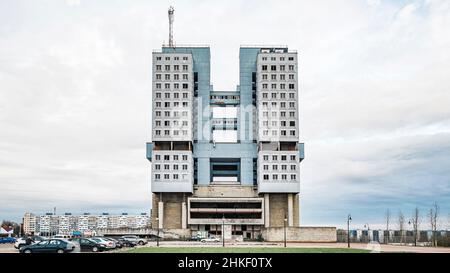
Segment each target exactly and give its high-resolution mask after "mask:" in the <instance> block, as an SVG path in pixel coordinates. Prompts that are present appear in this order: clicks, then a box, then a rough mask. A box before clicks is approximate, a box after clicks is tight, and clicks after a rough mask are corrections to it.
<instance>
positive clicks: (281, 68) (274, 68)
mask: <svg viewBox="0 0 450 273" xmlns="http://www.w3.org/2000/svg"><path fill="white" fill-rule="evenodd" d="M269 68H270V71H286V65H284V64H282V65H265V64H263V65H262V66H261V70H262V71H269ZM287 68H288V70H289V71H294V69H295V66H294V65H293V64H290V65H288V66H287ZM277 69H279V70H277Z"/></svg>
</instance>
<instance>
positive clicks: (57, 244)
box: [19, 239, 76, 253]
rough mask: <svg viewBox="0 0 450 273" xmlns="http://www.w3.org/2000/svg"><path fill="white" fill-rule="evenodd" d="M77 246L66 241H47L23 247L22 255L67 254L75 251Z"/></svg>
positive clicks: (21, 249)
mask: <svg viewBox="0 0 450 273" xmlns="http://www.w3.org/2000/svg"><path fill="white" fill-rule="evenodd" d="M75 247H76V246H75V244H74V243H72V242H69V241H67V240H64V239H47V240H44V241H41V242H39V243H36V244H32V245H25V246H22V247H21V248H20V249H19V251H20V253H67V252H71V251H73V250H74V249H75Z"/></svg>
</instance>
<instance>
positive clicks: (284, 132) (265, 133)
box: [263, 130, 296, 137]
mask: <svg viewBox="0 0 450 273" xmlns="http://www.w3.org/2000/svg"><path fill="white" fill-rule="evenodd" d="M270 132H271V136H274V137H276V136H278V130H270ZM295 132H296V130H289V136H295V135H296V133H295ZM263 136H269V130H263ZM280 136H287V130H280Z"/></svg>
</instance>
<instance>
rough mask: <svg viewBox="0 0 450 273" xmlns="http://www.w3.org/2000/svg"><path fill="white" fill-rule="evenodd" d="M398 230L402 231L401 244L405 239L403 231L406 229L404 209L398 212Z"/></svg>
mask: <svg viewBox="0 0 450 273" xmlns="http://www.w3.org/2000/svg"><path fill="white" fill-rule="evenodd" d="M398 230H399V232H400V244H401V243H402V242H403V241H404V240H403V233H404V231H405V216H404V215H403V213H402V211H400V212H399V213H398Z"/></svg>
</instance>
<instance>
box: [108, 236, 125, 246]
mask: <svg viewBox="0 0 450 273" xmlns="http://www.w3.org/2000/svg"><path fill="white" fill-rule="evenodd" d="M103 238H104V239H105V240H107V241H111V242H114V243H115V244H116V247H117V248H122V246H123V245H122V243H121V242H119V241H118V240H116V239H114V238H111V237H103Z"/></svg>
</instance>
